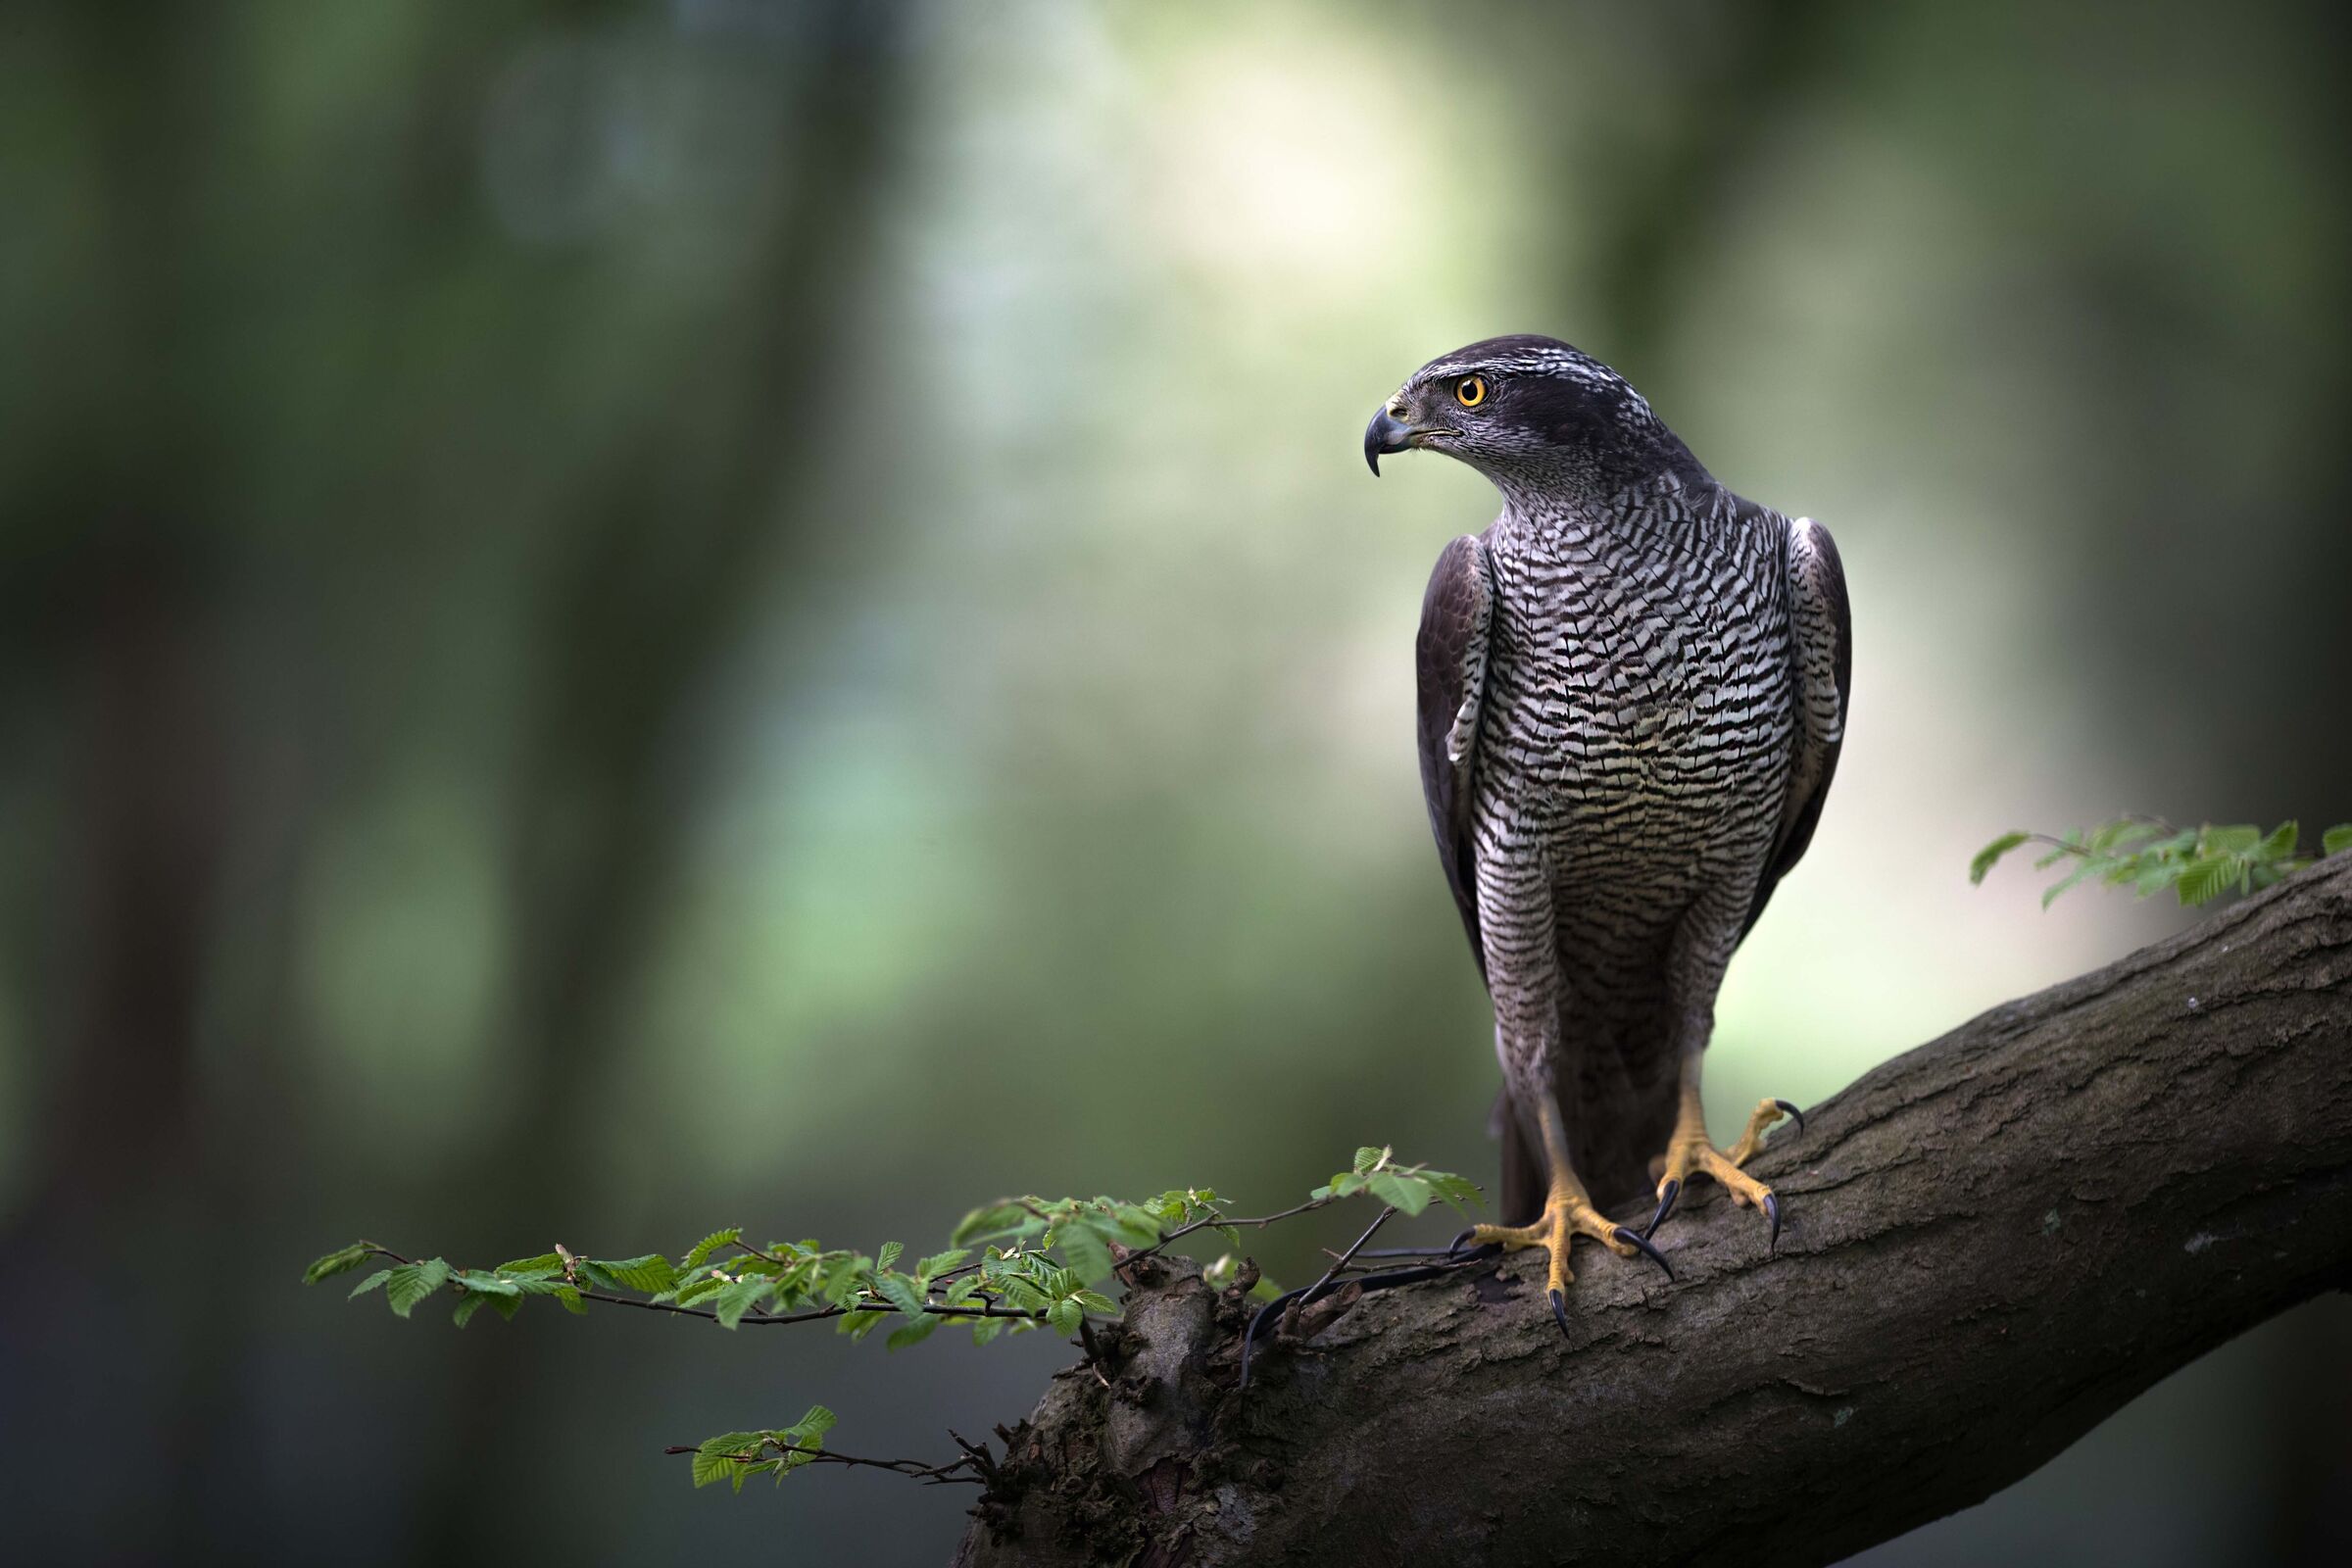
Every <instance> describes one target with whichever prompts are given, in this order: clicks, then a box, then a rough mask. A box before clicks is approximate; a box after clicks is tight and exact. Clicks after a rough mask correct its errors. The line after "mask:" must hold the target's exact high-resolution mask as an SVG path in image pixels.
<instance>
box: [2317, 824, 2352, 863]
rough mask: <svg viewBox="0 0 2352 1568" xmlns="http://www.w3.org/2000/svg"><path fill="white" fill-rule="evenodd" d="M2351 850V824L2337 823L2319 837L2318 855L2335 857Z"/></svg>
mask: <svg viewBox="0 0 2352 1568" xmlns="http://www.w3.org/2000/svg"><path fill="white" fill-rule="evenodd" d="M2344 850H2352V822H2338V823H2336V824H2335V826H2333V827H2331V828H2329V829H2328V830H2327V832H2325V833H2323V834H2321V835H2320V853H2321V854H2322V855H2335V854H2338V853H2340V852H2342V851H2344Z"/></svg>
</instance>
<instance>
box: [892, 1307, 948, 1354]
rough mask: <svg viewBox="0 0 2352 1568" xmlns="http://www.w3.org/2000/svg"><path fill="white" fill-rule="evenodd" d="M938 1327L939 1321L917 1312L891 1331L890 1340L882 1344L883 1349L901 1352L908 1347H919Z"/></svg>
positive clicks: (927, 1313)
mask: <svg viewBox="0 0 2352 1568" xmlns="http://www.w3.org/2000/svg"><path fill="white" fill-rule="evenodd" d="M939 1325H940V1319H939V1318H937V1317H934V1316H933V1315H932V1314H931V1313H929V1312H918V1313H916V1314H915V1315H914V1316H912V1317H910V1318H908V1319H907V1321H906V1322H905V1323H903V1324H901V1325H900V1326H899V1327H897V1328H895V1329H893V1330H891V1334H890V1338H889V1339H887V1340H885V1341H883V1342H882V1344H883V1348H885V1349H891V1350H903V1349H905V1348H907V1346H909V1345H920V1344H922V1343H923V1342H924V1341H925V1340H927V1339H929V1338H930V1337H931V1331H932V1330H933V1329H936V1328H938V1327H939Z"/></svg>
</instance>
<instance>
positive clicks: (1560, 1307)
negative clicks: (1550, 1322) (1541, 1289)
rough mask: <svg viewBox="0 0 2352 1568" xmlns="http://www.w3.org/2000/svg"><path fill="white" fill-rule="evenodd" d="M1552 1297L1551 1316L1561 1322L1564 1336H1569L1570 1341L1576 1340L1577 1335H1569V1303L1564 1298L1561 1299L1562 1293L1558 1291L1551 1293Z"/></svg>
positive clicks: (1561, 1330)
mask: <svg viewBox="0 0 2352 1568" xmlns="http://www.w3.org/2000/svg"><path fill="white" fill-rule="evenodd" d="M1550 1295H1551V1315H1552V1316H1553V1317H1554V1318H1555V1319H1557V1320H1558V1322H1559V1325H1560V1332H1561V1333H1562V1334H1567V1335H1568V1338H1570V1339H1574V1338H1576V1336H1575V1335H1573V1334H1568V1303H1567V1301H1565V1300H1564V1299H1561V1297H1560V1293H1559V1292H1557V1291H1553V1292H1551V1293H1550Z"/></svg>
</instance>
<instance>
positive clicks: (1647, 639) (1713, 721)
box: [1364, 336, 1853, 1329]
mask: <svg viewBox="0 0 2352 1568" xmlns="http://www.w3.org/2000/svg"><path fill="white" fill-rule="evenodd" d="M1414 448H1419V449H1422V450H1425V451H1430V452H1442V453H1444V454H1446V456H1447V457H1451V458H1454V459H1457V460H1459V461H1460V462H1463V463H1466V464H1468V465H1469V466H1471V467H1473V468H1475V469H1477V470H1478V471H1479V472H1481V473H1483V474H1485V475H1486V476H1487V478H1489V479H1490V480H1492V481H1493V482H1494V485H1495V489H1496V490H1497V491H1499V492H1500V493H1501V497H1502V514H1501V515H1500V516H1499V517H1497V518H1496V519H1495V522H1494V524H1493V525H1492V526H1490V527H1489V528H1488V529H1487V531H1486V532H1485V533H1483V534H1476V535H1464V536H1463V537H1461V538H1458V539H1456V540H1454V541H1453V542H1452V543H1451V544H1449V545H1447V546H1446V550H1445V553H1444V554H1443V555H1441V556H1440V557H1439V558H1438V565H1437V570H1436V571H1435V572H1434V573H1432V574H1431V576H1430V579H1429V590H1428V593H1427V595H1426V597H1425V598H1424V599H1423V601H1422V607H1421V632H1420V637H1419V641H1418V652H1419V688H1420V690H1419V719H1420V722H1419V726H1418V729H1419V739H1420V750H1421V782H1422V790H1423V794H1424V795H1425V797H1426V799H1427V802H1428V806H1429V822H1430V827H1431V828H1432V830H1433V831H1434V832H1435V833H1436V835H1437V841H1438V853H1439V856H1440V858H1442V859H1443V861H1444V862H1445V868H1446V881H1447V883H1448V884H1449V885H1450V886H1451V887H1452V890H1453V898H1454V903H1455V904H1456V905H1457V906H1459V907H1460V909H1461V916H1462V924H1463V926H1464V928H1465V929H1466V930H1467V931H1468V933H1469V937H1470V950H1471V952H1472V954H1473V955H1474V956H1476V957H1477V959H1478V964H1479V970H1480V973H1481V974H1482V976H1483V977H1484V979H1485V980H1486V984H1487V991H1488V995H1489V996H1490V998H1491V999H1492V1000H1493V1003H1494V1010H1495V1054H1496V1055H1497V1056H1498V1057H1499V1058H1500V1060H1501V1063H1502V1076H1503V1094H1502V1099H1501V1102H1500V1103H1499V1104H1498V1105H1497V1120H1498V1121H1499V1123H1500V1128H1499V1130H1500V1133H1501V1137H1502V1159H1503V1170H1502V1192H1501V1207H1502V1213H1501V1216H1500V1217H1501V1218H1502V1219H1503V1220H1504V1221H1505V1222H1506V1223H1504V1224H1499V1225H1482V1226H1479V1227H1477V1229H1476V1231H1475V1232H1474V1233H1473V1234H1474V1237H1475V1239H1476V1241H1478V1242H1479V1243H1481V1244H1494V1243H1499V1244H1500V1245H1501V1246H1502V1247H1503V1248H1505V1249H1508V1250H1516V1249H1520V1248H1528V1247H1542V1248H1544V1249H1546V1250H1548V1251H1549V1253H1550V1272H1549V1278H1548V1281H1547V1294H1548V1296H1549V1299H1550V1301H1551V1308H1552V1312H1553V1314H1554V1316H1555V1317H1557V1318H1558V1319H1559V1322H1560V1326H1561V1327H1562V1328H1563V1329H1565V1328H1566V1327H1567V1325H1568V1319H1567V1315H1566V1308H1565V1306H1564V1289H1565V1287H1566V1286H1567V1284H1568V1283H1569V1282H1570V1281H1571V1280H1572V1279H1573V1278H1574V1277H1575V1276H1574V1274H1573V1273H1572V1272H1571V1271H1570V1269H1569V1266H1568V1253H1569V1244H1570V1242H1571V1240H1572V1239H1573V1238H1575V1237H1576V1236H1579V1235H1584V1236H1590V1237H1593V1238H1594V1239H1596V1240H1597V1241H1599V1242H1600V1243H1601V1245H1602V1246H1604V1247H1606V1248H1608V1249H1609V1250H1611V1251H1614V1252H1617V1253H1619V1254H1621V1255H1624V1256H1629V1257H1630V1256H1632V1255H1633V1254H1634V1253H1635V1252H1636V1251H1638V1250H1639V1251H1642V1252H1646V1253H1648V1254H1649V1255H1650V1256H1651V1257H1652V1258H1653V1259H1655V1260H1656V1261H1657V1262H1658V1263H1659V1264H1660V1266H1664V1265H1665V1259H1664V1257H1663V1256H1661V1255H1660V1254H1659V1253H1658V1252H1657V1250H1656V1249H1655V1248H1654V1246H1653V1245H1652V1244H1651V1242H1650V1240H1649V1238H1650V1236H1651V1235H1652V1234H1653V1233H1654V1232H1655V1231H1656V1229H1657V1227H1658V1225H1659V1224H1660V1222H1662V1221H1663V1220H1664V1219H1665V1218H1666V1216H1667V1214H1668V1213H1669V1212H1670V1211H1671V1210H1672V1209H1673V1207H1674V1203H1675V1199H1676V1197H1677V1195H1678V1194H1680V1193H1681V1191H1682V1189H1683V1186H1684V1184H1685V1183H1686V1182H1688V1181H1690V1180H1691V1178H1693V1177H1695V1176H1702V1175H1703V1176H1709V1177H1712V1178H1713V1179H1714V1180H1716V1181H1718V1182H1720V1183H1722V1184H1723V1185H1724V1186H1725V1187H1726V1188H1728V1189H1729V1190H1730V1192H1731V1195H1732V1198H1733V1201H1735V1202H1737V1203H1740V1204H1742V1205H1746V1204H1753V1205H1755V1206H1757V1207H1758V1208H1760V1209H1761V1211H1762V1213H1763V1215H1764V1217H1765V1218H1766V1219H1767V1220H1768V1221H1769V1223H1770V1227H1771V1232H1770V1238H1769V1241H1768V1245H1772V1244H1777V1242H1778V1241H1779V1237H1780V1225H1781V1213H1780V1205H1779V1201H1778V1199H1777V1198H1776V1197H1775V1196H1774V1194H1773V1193H1772V1191H1771V1189H1769V1188H1767V1187H1765V1186H1764V1185H1763V1184H1762V1183H1760V1182H1758V1181H1757V1180H1756V1179H1755V1178H1754V1177H1752V1176H1750V1175H1748V1174H1747V1173H1746V1172H1745V1171H1743V1170H1742V1169H1740V1166H1741V1165H1742V1164H1744V1163H1745V1162H1746V1161H1747V1159H1748V1158H1749V1157H1750V1156H1751V1155H1752V1154H1754V1153H1755V1152H1756V1150H1757V1148H1758V1147H1759V1145H1760V1143H1761V1141H1762V1138H1763V1136H1764V1133H1765V1130H1766V1129H1767V1128H1769V1127H1771V1126H1772V1125H1774V1124H1775V1123H1776V1122H1778V1121H1779V1120H1780V1119H1781V1117H1782V1116H1783V1115H1784V1114H1785V1113H1786V1114H1789V1115H1794V1114H1795V1112H1796V1107H1795V1106H1794V1105H1791V1104H1789V1103H1788V1102H1786V1101H1778V1100H1767V1101H1764V1102H1763V1103H1760V1104H1758V1105H1757V1106H1756V1109H1755V1111H1754V1113H1753V1114H1752V1115H1751V1116H1750V1117H1749V1118H1748V1122H1747V1127H1746V1131H1745V1132H1744V1133H1743V1134H1742V1135H1741V1136H1740V1139H1739V1141H1738V1142H1737V1143H1735V1144H1733V1145H1732V1146H1731V1147H1730V1148H1729V1149H1718V1148H1717V1147H1716V1146H1715V1145H1714V1144H1713V1143H1712V1142H1711V1141H1710V1140H1709V1139H1708V1137H1707V1128H1706V1119H1705V1115H1704V1113H1703V1111H1702V1110H1701V1108H1700V1104H1699V1066H1700V1061H1701V1053H1702V1052H1704V1051H1705V1049H1706V1046H1707V1037H1708V1035H1709V1034H1710V1033H1711V1032H1712V1030H1713V1027H1714V1017H1715V993H1716V990H1717V988H1718V987H1720V986H1721V985H1722V983H1723V975H1724V969H1725V966H1726V965H1727V964H1728V963H1729V962H1730V961H1731V957H1732V952H1733V950H1734V949H1736V948H1737V947H1738V946H1739V945H1740V941H1741V939H1742V938H1744V937H1745V936H1746V935H1747V933H1748V931H1749V930H1750V929H1752V928H1753V927H1754V925H1755V923H1756V920H1757V918H1758V917H1759V916H1760V915H1762V913H1763V912H1764V906H1765V904H1766V903H1767V901H1769V900H1770V899H1771V897H1772V891H1773V889H1774V887H1775V886H1777V885H1778V884H1779V882H1780V880H1781V878H1782V877H1783V876H1785V875H1787V874H1788V872H1789V867H1791V866H1793V865H1794V864H1795V863H1796V862H1797V859H1798V858H1800V857H1801V856H1802V855H1803V854H1804V853H1805V846H1806V845H1807V844H1808V843H1809V842H1810V841H1811V839H1812V837H1813V828H1814V824H1815V823H1817V822H1818V821H1819V820H1820V818H1821V808H1822V802H1823V800H1824V798H1825V797H1826V796H1827V795H1828V793H1829V788H1830V779H1831V775H1832V774H1834V773H1835V772H1836V771H1837V767H1838V748H1839V744H1840V741H1841V738H1842V736H1843V733H1844V729H1845V717H1846V694H1847V687H1848V684H1849V677H1850V673H1851V669H1852V663H1853V657H1852V648H1851V620H1850V616H1849V614H1848V611H1847V606H1846V595H1845V576H1844V572H1843V570H1842V569H1841V568H1840V566H1839V565H1838V551H1837V548H1836V547H1835V546H1834V545H1833V544H1832V543H1831V542H1830V536H1829V534H1828V532H1827V531H1826V530H1824V529H1823V528H1822V527H1821V526H1820V525H1819V524H1818V523H1815V522H1812V521H1810V520H1808V519H1806V518H1802V517H1799V518H1796V519H1795V520H1793V521H1791V520H1790V519H1789V518H1788V517H1785V516H1783V515H1781V514H1780V513H1777V512H1775V511H1773V510H1772V509H1771V508H1769V507H1762V506H1758V505H1756V504H1755V503H1754V502H1752V501H1746V500H1743V499H1741V498H1740V497H1739V496H1737V495H1734V494H1733V493H1732V492H1731V491H1730V490H1728V489H1726V488H1724V486H1723V485H1721V484H1719V483H1717V482H1716V480H1715V478H1714V476H1713V475H1712V474H1710V473H1708V472H1707V470H1706V469H1705V468H1704V467H1703V466H1700V464H1699V462H1698V460H1697V459H1696V458H1695V457H1693V456H1691V449H1690V448H1689V447H1687V446H1685V445H1684V444H1683V443H1682V441H1681V440H1680V439H1678V438H1677V437H1676V436H1675V434H1674V432H1673V431H1672V430H1669V429H1668V428H1667V427H1666V425H1665V424H1664V423H1663V422H1662V421H1661V420H1660V419H1659V418H1658V417H1657V416H1656V415H1655V414H1653V413H1652V412H1651V411H1650V407H1649V404H1648V403H1647V402H1646V401H1644V400H1643V399H1642V395H1641V394H1640V393H1638V392H1636V391H1635V390H1634V389H1633V387H1631V386H1630V385H1628V384H1627V383H1626V381H1625V379H1624V378H1623V377H1622V376H1620V375H1618V374H1617V372H1616V371H1614V370H1612V369H1610V368H1608V367H1607V366H1605V365H1603V364H1601V363H1600V362H1599V361H1597V360H1594V359H1593V358H1591V357H1590V356H1588V355H1585V354H1583V353H1580V352H1579V351H1577V350H1576V349H1574V348H1571V347H1570V346H1568V345H1567V344H1565V343H1561V342H1558V341H1556V340H1554V339H1552V338H1547V337H1537V336H1520V337H1498V338H1493V339H1490V340H1488V341H1486V342H1483V343H1473V344H1471V345H1470V346H1469V347H1467V348H1464V349H1458V350H1456V351H1455V352H1453V353H1451V354H1447V355H1446V356H1444V357H1442V358H1440V359H1436V360H1432V361H1431V362H1430V363H1429V364H1427V365H1425V366H1423V367H1422V368H1420V369H1418V370H1416V371H1414V372H1413V374H1412V375H1411V377H1409V378H1408V379H1407V380H1406V381H1405V383H1404V385H1403V386H1401V387H1399V388H1398V389H1397V392H1396V395H1395V396H1393V397H1391V398H1390V399H1389V400H1388V401H1387V402H1386V403H1385V404H1383V405H1382V407H1381V409H1380V412H1379V413H1377V414H1375V415H1374V416H1373V417H1372V422H1371V424H1370V426H1369V427H1368V428H1367V429H1366V430H1365V432H1364V457H1365V460H1366V461H1367V462H1369V463H1370V464H1371V466H1372V471H1373V473H1374V474H1375V475H1377V474H1378V473H1379V472H1380V459H1381V457H1382V456H1383V455H1384V454H1389V453H1397V452H1403V451H1407V450H1409V449H1414ZM1798 1125H1799V1126H1800V1127H1801V1126H1802V1120H1801V1118H1800V1119H1799V1122H1798ZM1653 1183H1654V1184H1655V1185H1654V1187H1653V1186H1652V1184H1653ZM1645 1191H1646V1192H1648V1193H1649V1194H1650V1195H1651V1196H1654V1198H1655V1201H1656V1205H1657V1206H1656V1209H1655V1211H1654V1213H1653V1214H1652V1215H1651V1218H1650V1220H1649V1222H1648V1224H1647V1225H1646V1226H1645V1227H1643V1228H1642V1230H1641V1231H1639V1232H1637V1231H1635V1230H1633V1229H1631V1228H1630V1227H1627V1226H1624V1225H1620V1224H1617V1223H1615V1222H1614V1221H1612V1220H1610V1219H1609V1218H1608V1217H1607V1215H1606V1213H1605V1212H1604V1210H1606V1209H1608V1208H1611V1207H1614V1206H1617V1205H1621V1204H1623V1203H1625V1202H1626V1201H1630V1200H1631V1199H1633V1198H1635V1197H1636V1196H1638V1195H1641V1194H1642V1193H1644V1192H1645ZM1668 1272H1669V1273H1671V1272H1672V1271H1671V1269H1669V1271H1668Z"/></svg>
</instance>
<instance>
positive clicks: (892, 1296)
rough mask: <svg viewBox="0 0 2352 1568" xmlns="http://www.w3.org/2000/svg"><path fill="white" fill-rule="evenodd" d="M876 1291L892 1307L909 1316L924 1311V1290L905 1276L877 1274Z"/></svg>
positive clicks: (875, 1278)
mask: <svg viewBox="0 0 2352 1568" xmlns="http://www.w3.org/2000/svg"><path fill="white" fill-rule="evenodd" d="M874 1289H875V1290H877V1291H879V1292H881V1293H882V1296H883V1299H886V1300H887V1301H889V1302H890V1304H891V1305H893V1306H895V1307H897V1308H898V1309H899V1310H900V1311H902V1312H905V1313H907V1315H909V1316H912V1315H913V1314H915V1313H917V1312H920V1311H922V1310H923V1292H922V1288H921V1287H920V1286H918V1285H916V1284H915V1283H914V1281H912V1280H910V1279H908V1278H907V1276H906V1275H904V1274H877V1275H875V1276H874Z"/></svg>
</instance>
